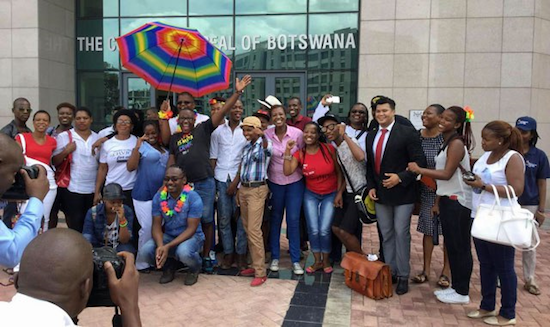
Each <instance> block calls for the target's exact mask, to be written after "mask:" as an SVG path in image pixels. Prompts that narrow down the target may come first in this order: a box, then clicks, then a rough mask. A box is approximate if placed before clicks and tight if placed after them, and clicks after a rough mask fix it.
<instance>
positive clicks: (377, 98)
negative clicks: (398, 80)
mask: <svg viewBox="0 0 550 327" xmlns="http://www.w3.org/2000/svg"><path fill="white" fill-rule="evenodd" d="M383 98H385V96H383V95H376V96H374V97H373V98H372V99H371V100H370V107H371V108H374V107H375V106H376V102H378V100H380V99H383Z"/></svg>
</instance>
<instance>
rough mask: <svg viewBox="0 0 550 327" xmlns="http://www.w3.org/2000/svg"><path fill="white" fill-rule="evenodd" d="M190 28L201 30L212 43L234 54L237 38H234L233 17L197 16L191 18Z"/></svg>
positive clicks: (224, 51) (230, 54) (227, 52)
mask: <svg viewBox="0 0 550 327" xmlns="http://www.w3.org/2000/svg"><path fill="white" fill-rule="evenodd" d="M189 28H194V29H196V30H198V31H199V32H201V34H202V35H204V36H205V37H206V38H207V39H208V40H210V42H212V44H214V45H215V46H216V47H218V49H220V50H221V51H223V53H225V54H226V55H228V56H232V55H233V50H232V49H234V48H235V40H234V39H233V18H232V17H195V18H189Z"/></svg>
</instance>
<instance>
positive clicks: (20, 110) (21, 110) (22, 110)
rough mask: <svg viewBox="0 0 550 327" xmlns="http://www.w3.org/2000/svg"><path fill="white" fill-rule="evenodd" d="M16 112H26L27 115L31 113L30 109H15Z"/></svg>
mask: <svg viewBox="0 0 550 327" xmlns="http://www.w3.org/2000/svg"><path fill="white" fill-rule="evenodd" d="M17 110H18V111H19V112H28V113H31V112H32V109H31V108H17Z"/></svg>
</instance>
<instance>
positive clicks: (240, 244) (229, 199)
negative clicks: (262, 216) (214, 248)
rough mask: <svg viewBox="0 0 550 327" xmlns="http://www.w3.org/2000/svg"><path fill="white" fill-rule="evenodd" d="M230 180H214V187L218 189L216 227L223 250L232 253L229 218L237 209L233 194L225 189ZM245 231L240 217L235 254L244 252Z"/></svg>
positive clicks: (232, 239) (231, 217) (233, 250)
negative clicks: (228, 193)
mask: <svg viewBox="0 0 550 327" xmlns="http://www.w3.org/2000/svg"><path fill="white" fill-rule="evenodd" d="M230 184H231V180H230V179H229V178H228V179H227V182H220V181H216V188H217V190H218V228H219V229H220V234H221V238H222V244H223V252H224V253H225V254H232V253H234V252H235V249H234V246H233V243H234V241H235V239H234V238H233V231H232V230H231V219H233V214H234V213H235V211H236V210H237V203H236V200H235V196H229V195H227V193H226V191H227V188H228V187H229V185H230ZM246 246H247V242H246V232H245V231H244V228H243V222H242V220H241V217H239V218H238V219H237V251H236V252H237V254H246Z"/></svg>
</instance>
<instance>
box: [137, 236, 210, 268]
mask: <svg viewBox="0 0 550 327" xmlns="http://www.w3.org/2000/svg"><path fill="white" fill-rule="evenodd" d="M173 239H175V237H172V236H170V235H166V234H164V235H163V237H162V241H163V242H164V244H167V243H170V242H171V241H172V240H173ZM203 243H204V236H203V235H202V234H199V235H198V236H197V235H196V234H195V235H193V237H191V238H190V239H188V240H186V241H183V242H181V243H180V244H178V246H176V247H173V248H171V249H170V251H169V253H168V256H169V257H175V258H176V260H178V261H180V262H182V263H183V264H184V265H186V266H187V267H189V271H191V272H198V271H200V269H201V266H202V258H201V256H200V255H199V251H200V250H201V248H202V245H203ZM156 250H157V245H156V244H155V240H153V239H151V240H149V241H147V243H145V244H144V245H143V247H142V248H141V250H140V251H139V253H138V259H137V260H136V261H137V262H146V263H148V264H149V265H151V266H153V267H154V266H155V265H156V259H155V257H156Z"/></svg>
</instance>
